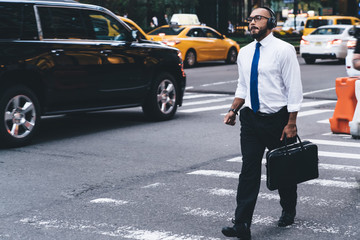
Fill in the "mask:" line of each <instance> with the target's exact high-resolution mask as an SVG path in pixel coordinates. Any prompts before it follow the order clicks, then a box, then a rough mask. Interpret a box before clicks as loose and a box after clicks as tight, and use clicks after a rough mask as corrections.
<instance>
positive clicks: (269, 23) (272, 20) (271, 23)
mask: <svg viewBox="0 0 360 240" xmlns="http://www.w3.org/2000/svg"><path fill="white" fill-rule="evenodd" d="M260 8H264V9H266V10H268V12H269V13H270V16H271V17H270V18H269V19H268V21H267V28H268V29H273V28H275V27H276V26H277V21H276V14H275V12H274V10H272V9H271V8H268V7H260Z"/></svg>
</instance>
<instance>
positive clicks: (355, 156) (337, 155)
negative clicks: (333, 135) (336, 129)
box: [318, 151, 360, 159]
mask: <svg viewBox="0 0 360 240" xmlns="http://www.w3.org/2000/svg"><path fill="white" fill-rule="evenodd" d="M318 155H319V156H321V157H333V158H349V159H360V154H353V153H341V152H325V151H319V152H318Z"/></svg>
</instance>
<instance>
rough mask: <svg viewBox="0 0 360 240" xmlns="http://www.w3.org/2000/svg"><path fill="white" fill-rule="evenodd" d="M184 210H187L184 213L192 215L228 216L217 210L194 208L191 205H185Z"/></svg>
mask: <svg viewBox="0 0 360 240" xmlns="http://www.w3.org/2000/svg"><path fill="white" fill-rule="evenodd" d="M184 210H185V211H186V212H185V213H184V215H191V216H200V217H222V218H225V217H226V216H228V214H224V213H219V212H215V211H212V210H206V209H201V208H195V209H192V208H189V207H184Z"/></svg>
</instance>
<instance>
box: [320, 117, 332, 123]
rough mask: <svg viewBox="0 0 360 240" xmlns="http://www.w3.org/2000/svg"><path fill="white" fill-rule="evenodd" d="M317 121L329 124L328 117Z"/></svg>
mask: <svg viewBox="0 0 360 240" xmlns="http://www.w3.org/2000/svg"><path fill="white" fill-rule="evenodd" d="M317 123H325V124H330V121H329V119H328V118H327V119H324V120H320V121H317Z"/></svg>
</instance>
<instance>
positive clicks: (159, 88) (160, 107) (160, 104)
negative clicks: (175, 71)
mask: <svg viewBox="0 0 360 240" xmlns="http://www.w3.org/2000/svg"><path fill="white" fill-rule="evenodd" d="M177 93H178V86H177V83H176V81H175V78H174V77H173V76H172V75H171V74H170V73H161V74H159V75H158V76H157V77H156V78H155V81H154V83H153V85H152V88H151V90H150V92H149V95H148V97H147V98H146V100H145V103H144V104H143V106H142V108H143V111H144V113H145V114H146V115H147V117H149V118H150V119H151V120H156V121H164V120H169V119H171V118H173V117H174V115H175V113H176V110H177Z"/></svg>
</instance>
